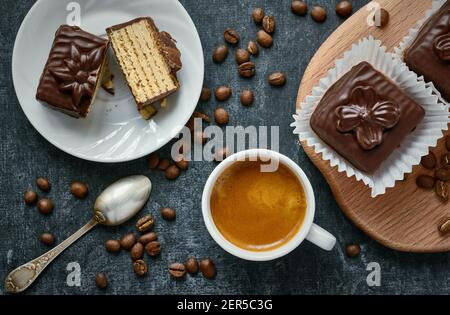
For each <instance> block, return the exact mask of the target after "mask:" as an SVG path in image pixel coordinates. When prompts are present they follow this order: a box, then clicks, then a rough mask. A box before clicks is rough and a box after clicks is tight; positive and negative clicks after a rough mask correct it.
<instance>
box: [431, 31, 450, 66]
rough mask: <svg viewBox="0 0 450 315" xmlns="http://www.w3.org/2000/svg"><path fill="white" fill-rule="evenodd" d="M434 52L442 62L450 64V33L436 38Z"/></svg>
mask: <svg viewBox="0 0 450 315" xmlns="http://www.w3.org/2000/svg"><path fill="white" fill-rule="evenodd" d="M434 51H435V52H436V54H437V55H438V57H439V58H440V59H441V60H442V61H444V62H450V33H448V34H445V35H441V36H439V37H438V38H436V40H435V41H434Z"/></svg>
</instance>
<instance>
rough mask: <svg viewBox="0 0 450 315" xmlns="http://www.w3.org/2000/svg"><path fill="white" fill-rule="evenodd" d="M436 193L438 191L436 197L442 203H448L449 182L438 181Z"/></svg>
mask: <svg viewBox="0 0 450 315" xmlns="http://www.w3.org/2000/svg"><path fill="white" fill-rule="evenodd" d="M435 191H436V195H437V196H438V197H439V198H440V199H441V200H442V201H448V199H449V194H450V189H449V184H448V183H447V182H444V181H442V180H438V181H436V187H435Z"/></svg>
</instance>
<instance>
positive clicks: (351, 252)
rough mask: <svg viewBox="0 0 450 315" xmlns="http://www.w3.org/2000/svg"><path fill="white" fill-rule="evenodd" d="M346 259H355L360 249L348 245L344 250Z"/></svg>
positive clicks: (356, 246) (356, 245)
mask: <svg viewBox="0 0 450 315" xmlns="http://www.w3.org/2000/svg"><path fill="white" fill-rule="evenodd" d="M345 252H346V253H347V256H348V257H352V258H353V257H357V256H359V254H360V253H361V247H360V246H359V245H358V244H351V245H348V246H347V248H346V249H345Z"/></svg>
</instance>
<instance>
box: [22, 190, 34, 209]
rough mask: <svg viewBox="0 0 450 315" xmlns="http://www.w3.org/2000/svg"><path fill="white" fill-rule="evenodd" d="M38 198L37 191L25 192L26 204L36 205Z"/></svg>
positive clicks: (24, 199)
mask: <svg viewBox="0 0 450 315" xmlns="http://www.w3.org/2000/svg"><path fill="white" fill-rule="evenodd" d="M37 200H38V194H37V193H36V192H35V191H32V190H27V191H26V192H25V193H24V194H23V201H25V204H27V205H28V206H32V205H35V204H36V202H37Z"/></svg>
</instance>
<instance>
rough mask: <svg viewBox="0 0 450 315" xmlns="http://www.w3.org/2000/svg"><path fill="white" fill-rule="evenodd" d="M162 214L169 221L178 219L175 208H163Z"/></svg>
mask: <svg viewBox="0 0 450 315" xmlns="http://www.w3.org/2000/svg"><path fill="white" fill-rule="evenodd" d="M161 216H162V218H163V219H164V220H167V221H173V220H175V219H176V217H177V213H176V211H175V210H174V209H172V208H162V209H161Z"/></svg>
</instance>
